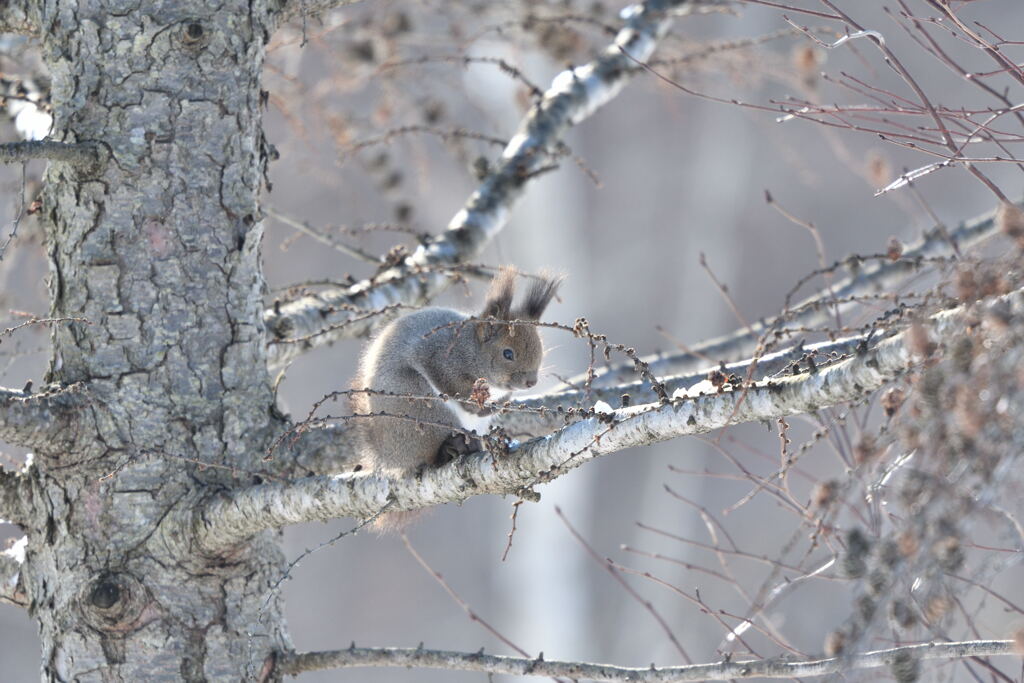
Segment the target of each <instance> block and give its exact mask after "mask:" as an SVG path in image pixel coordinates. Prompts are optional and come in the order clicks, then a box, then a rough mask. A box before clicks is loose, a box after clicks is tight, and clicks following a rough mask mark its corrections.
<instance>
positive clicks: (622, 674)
mask: <svg viewBox="0 0 1024 683" xmlns="http://www.w3.org/2000/svg"><path fill="white" fill-rule="evenodd" d="M1014 654H1018V653H1015V652H1014V647H1013V641H1012V640H972V641H965V642H959V643H923V644H921V645H905V646H903V647H894V648H891V649H888V650H875V651H873V652H864V653H860V654H854V655H847V656H839V657H832V658H830V659H816V660H812V661H806V662H801V661H793V660H792V659H786V658H781V657H779V658H772V659H755V660H748V661H742V662H731V661H728V660H725V661H721V662H714V663H711V664H691V665H688V666H665V667H655V666H654V665H653V664H652V665H651V666H649V667H644V668H631V667H624V666H613V665H610V664H591V663H588V662H560V661H547V660H545V659H543V656H541V657H538V658H536V659H527V658H525V657H504V656H501V655H485V654H483V653H482V652H450V651H445V650H425V649H423V648H416V649H412V648H405V649H402V648H385V647H381V648H366V647H358V648H357V647H350V648H349V649H347V650H334V651H330V652H304V653H297V652H292V653H288V654H285V655H283V656H282V657H281V659H280V660H279V662H278V670H279V671H280V672H281V673H282V674H291V675H293V676H294V675H298V674H300V673H303V672H306V671H323V670H325V669H340V668H349V667H364V666H391V667H419V668H425V669H446V670H449V671H480V672H484V673H489V674H507V675H510V676H548V677H552V678H568V679H571V680H582V679H586V680H591V681H632V682H635V683H646V682H648V681H650V682H655V681H658V682H667V681H673V682H678V681H724V680H730V679H738V678H802V677H804V676H825V675H827V674H836V673H843V672H848V671H859V670H862V669H875V668H878V667H882V666H893V665H900V664H901V663H903V662H916V661H919V660H929V659H946V660H950V659H964V658H967V657H993V656H999V655H1014ZM1018 656H1019V655H1018Z"/></svg>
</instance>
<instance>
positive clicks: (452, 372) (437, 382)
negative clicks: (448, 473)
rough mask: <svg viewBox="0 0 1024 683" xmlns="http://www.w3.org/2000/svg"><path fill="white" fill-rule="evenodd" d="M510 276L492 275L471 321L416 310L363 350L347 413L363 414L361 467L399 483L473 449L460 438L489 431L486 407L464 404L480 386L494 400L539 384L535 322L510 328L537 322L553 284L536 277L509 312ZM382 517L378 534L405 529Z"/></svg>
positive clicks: (472, 442)
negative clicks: (480, 308) (382, 530)
mask: <svg viewBox="0 0 1024 683" xmlns="http://www.w3.org/2000/svg"><path fill="white" fill-rule="evenodd" d="M515 278H516V272H515V270H513V269H511V268H502V269H501V270H500V271H499V273H498V275H497V276H496V277H495V278H494V280H493V281H492V282H491V287H490V290H489V292H488V294H487V298H486V300H485V302H484V307H483V311H482V312H481V313H479V315H478V316H477V317H474V316H470V315H467V314H465V313H461V312H459V311H455V310H452V309H449V308H439V307H430V308H423V309H420V310H418V311H414V312H412V313H408V314H406V315H403V316H401V317H399V318H397V319H396V320H394V321H393V322H391V323H389V324H388V325H387V326H386V327H385V328H384V329H383V330H382V331H381V332H380V334H378V335H377V336H376V337H375V338H374V339H373V340H372V341H371V342H370V343H369V344H368V345H367V346H366V350H365V351H364V352H363V356H362V359H361V360H360V363H359V371H358V373H357V375H356V378H355V380H353V382H352V388H353V389H354V391H353V393H352V397H351V401H350V403H351V407H352V409H353V413H354V414H355V415H357V416H365V417H360V418H359V419H357V420H356V421H355V435H356V442H357V445H358V448H359V452H360V454H361V456H362V457H361V463H360V464H361V465H362V469H368V470H370V471H372V472H375V473H380V474H384V475H388V476H404V475H408V474H412V473H415V472H418V471H422V469H423V468H425V467H434V466H439V465H443V464H444V463H446V462H448V461H449V460H451V459H453V458H455V457H458V456H460V455H463V454H465V453H472V452H475V451H477V450H480V442H479V440H477V439H476V438H472V437H467V436H466V433H467V432H469V431H470V430H472V429H474V428H476V429H477V430H478V432H477V433H478V434H481V435H482V434H484V433H485V432H486V427H484V426H483V425H481V424H480V421H481V419H482V420H483V421H484V422H486V421H488V418H487V415H488V413H489V410H488V408H487V407H486V406H483V405H482V402H474V401H471V400H470V398H471V396H472V397H473V398H474V399H475V398H478V397H479V396H480V395H481V392H480V390H481V384H480V383H479V382H478V380H480V379H484V380H486V382H487V384H488V385H489V389H490V390H491V391H493V392H494V393H495V394H498V392H500V394H498V395H491V396H490V399H489V400H491V401H492V402H493V401H502V400H504V399H505V396H507V394H508V392H510V391H512V390H513V389H528V388H530V387H532V386H534V385H535V384H536V383H537V371H538V369H539V367H540V363H541V359H542V358H543V355H544V349H543V346H542V344H541V340H540V335H539V334H538V333H537V328H536V326H534V325H529V324H525V325H524V324H513V323H514V321H524V322H530V321H536V320H538V319H539V318H540V316H541V314H542V313H543V312H544V309H545V308H547V305H548V303H550V301H551V299H552V298H553V297H554V296H555V292H556V291H557V289H558V284H559V282H560V278H552V277H541V278H539V279H536V280H534V281H533V282H532V283H531V285H530V287H529V289H528V290H527V292H526V296H525V298H524V299H523V301H522V303H521V304H520V305H519V306H518V307H516V308H513V295H514V289H515ZM501 321H508V322H507V323H506V322H501ZM474 389H476V390H477V392H476V393H475V394H474ZM442 395H443V396H446V397H448V399H447V400H442V399H441V398H437V397H439V396H442ZM403 396H404V397H403ZM408 396H417V397H426V398H419V399H416V398H408ZM458 399H461V400H458ZM380 413H383V415H381V414H380ZM383 518H386V519H383ZM383 518H382V523H378V525H377V526H378V528H382V527H383V528H385V529H386V528H387V527H400V526H402V525H403V524H404V522H403V521H402V519H403V516H402V514H401V513H389V514H386V515H384V516H383Z"/></svg>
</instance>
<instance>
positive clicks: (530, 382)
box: [526, 379, 537, 389]
mask: <svg viewBox="0 0 1024 683" xmlns="http://www.w3.org/2000/svg"><path fill="white" fill-rule="evenodd" d="M536 383H537V380H535V379H528V380H526V388H527V389H529V388H530V387H532V386H533V385H534V384H536Z"/></svg>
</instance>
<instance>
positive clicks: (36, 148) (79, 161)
mask: <svg viewBox="0 0 1024 683" xmlns="http://www.w3.org/2000/svg"><path fill="white" fill-rule="evenodd" d="M32 159H46V160H47V161H59V162H63V163H66V164H70V165H72V166H75V167H76V168H81V169H83V170H87V171H94V170H96V169H97V168H99V167H100V166H102V164H103V163H104V162H105V161H106V159H107V153H106V151H105V150H104V149H103V147H101V146H100V145H98V144H96V143H94V142H57V141H56V140H26V141H23V142H6V143H4V144H0V163H4V164H10V163H14V162H18V161H31V160H32Z"/></svg>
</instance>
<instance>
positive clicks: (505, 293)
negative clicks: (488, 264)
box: [481, 266, 516, 320]
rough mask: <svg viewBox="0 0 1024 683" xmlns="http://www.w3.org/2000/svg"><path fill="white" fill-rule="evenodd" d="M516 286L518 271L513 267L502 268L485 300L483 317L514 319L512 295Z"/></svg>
mask: <svg viewBox="0 0 1024 683" xmlns="http://www.w3.org/2000/svg"><path fill="white" fill-rule="evenodd" d="M515 286H516V270H515V268H512V267H511V266H502V267H501V268H500V269H499V270H498V274H497V275H495V276H494V279H493V280H491V288H490V290H488V292H487V298H486V299H485V300H484V312H483V313H482V314H481V317H484V318H500V319H501V320H511V319H512V295H513V294H514V292H515Z"/></svg>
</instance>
